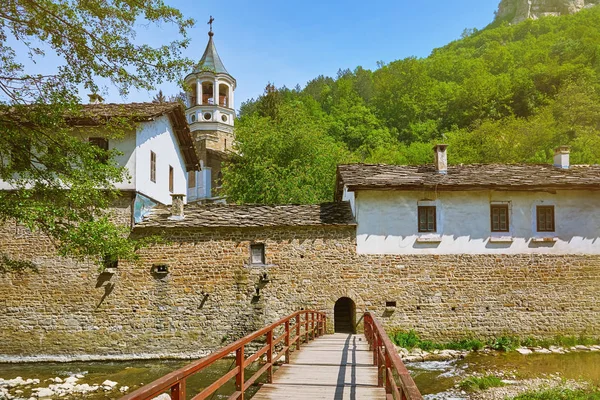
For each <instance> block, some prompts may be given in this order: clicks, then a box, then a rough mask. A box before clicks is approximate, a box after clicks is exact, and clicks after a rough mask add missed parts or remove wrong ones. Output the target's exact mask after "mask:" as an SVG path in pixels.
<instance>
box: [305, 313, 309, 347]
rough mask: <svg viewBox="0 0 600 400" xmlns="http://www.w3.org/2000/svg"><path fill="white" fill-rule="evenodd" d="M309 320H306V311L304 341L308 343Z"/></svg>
mask: <svg viewBox="0 0 600 400" xmlns="http://www.w3.org/2000/svg"><path fill="white" fill-rule="evenodd" d="M309 324H310V322H309V321H308V311H305V312H304V343H308V335H309V334H310V331H309V328H308V326H309Z"/></svg>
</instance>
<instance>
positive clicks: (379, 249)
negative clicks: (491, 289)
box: [338, 146, 600, 255]
mask: <svg viewBox="0 0 600 400" xmlns="http://www.w3.org/2000/svg"><path fill="white" fill-rule="evenodd" d="M445 152H446V148H445V146H443V148H442V147H440V146H437V147H436V155H437V156H438V157H436V165H435V166H424V167H412V166H383V165H360V164H358V165H348V166H340V167H339V169H338V198H341V199H343V200H348V201H350V203H351V205H352V209H353V213H354V216H355V218H356V221H357V224H358V226H357V238H356V241H357V252H358V253H359V254H382V255H385V254H390V255H424V254H528V253H536V254H594V255H597V254H600V229H599V227H600V213H598V212H597V210H598V205H599V204H600V166H569V163H568V151H567V150H566V149H565V148H559V149H557V152H556V157H555V165H554V166H551V165H468V166H456V167H449V168H448V167H447V166H446V162H445V160H446V155H445Z"/></svg>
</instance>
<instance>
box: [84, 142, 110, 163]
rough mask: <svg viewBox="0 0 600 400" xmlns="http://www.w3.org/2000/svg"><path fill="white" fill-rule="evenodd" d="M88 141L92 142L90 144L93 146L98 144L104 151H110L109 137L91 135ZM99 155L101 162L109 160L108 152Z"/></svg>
mask: <svg viewBox="0 0 600 400" xmlns="http://www.w3.org/2000/svg"><path fill="white" fill-rule="evenodd" d="M88 141H89V142H90V144H91V145H92V146H96V147H98V148H99V149H100V150H102V151H104V152H107V151H108V139H106V138H102V137H91V138H89V139H88ZM97 157H98V161H100V162H104V163H105V162H107V161H108V154H100V155H98V156H97Z"/></svg>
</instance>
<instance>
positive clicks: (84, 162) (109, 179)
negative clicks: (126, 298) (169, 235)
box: [0, 0, 193, 259]
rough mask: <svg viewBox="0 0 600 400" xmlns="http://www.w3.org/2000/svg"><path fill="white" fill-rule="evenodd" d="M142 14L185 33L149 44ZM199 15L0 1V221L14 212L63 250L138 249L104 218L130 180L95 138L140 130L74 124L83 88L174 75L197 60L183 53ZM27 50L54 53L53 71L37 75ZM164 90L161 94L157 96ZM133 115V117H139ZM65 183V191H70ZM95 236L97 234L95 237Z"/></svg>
mask: <svg viewBox="0 0 600 400" xmlns="http://www.w3.org/2000/svg"><path fill="white" fill-rule="evenodd" d="M140 22H144V23H146V24H149V25H152V24H164V26H167V25H173V26H174V27H175V29H176V30H177V31H178V32H179V34H180V38H179V39H178V40H175V41H173V42H172V43H165V44H163V45H160V46H157V47H152V46H150V45H147V44H138V43H137V42H136V40H135V31H136V29H139V27H140ZM192 25H193V21H192V20H190V19H186V18H184V17H183V15H182V14H181V13H180V12H179V11H178V10H176V9H174V8H172V7H168V6H165V5H164V4H163V2H162V1H160V0H149V1H144V2H128V3H127V4H126V6H124V5H123V3H122V2H118V1H114V0H108V1H101V2H98V1H91V2H89V1H87V2H70V1H56V0H40V1H30V2H22V1H9V2H7V3H6V4H3V7H2V8H1V9H0V54H2V56H1V57H0V116H1V117H0V132H2V135H0V180H2V181H4V183H6V184H8V185H10V186H12V188H13V190H10V191H8V190H3V191H0V223H5V222H7V221H9V220H10V221H16V222H17V223H19V224H21V225H24V226H26V227H27V228H29V229H30V230H31V231H41V232H43V233H45V234H46V235H47V236H48V237H49V238H51V239H52V240H53V241H54V242H55V244H56V245H57V246H58V248H59V250H60V252H61V254H65V255H70V256H75V257H77V258H86V257H90V256H92V257H94V258H97V259H101V258H107V257H108V258H114V257H124V258H131V257H133V254H134V252H135V249H136V247H137V246H138V245H139V243H135V242H132V241H130V240H128V238H127V236H128V235H127V232H126V229H124V228H123V229H121V228H117V227H115V226H114V225H113V224H111V223H110V222H109V220H108V219H106V218H105V209H106V208H107V207H108V206H109V205H111V204H112V202H113V201H115V200H116V199H117V198H118V196H119V193H118V191H117V190H116V189H115V183H117V182H122V181H127V180H128V176H127V174H126V171H125V169H124V168H121V167H119V165H118V164H117V163H116V161H115V156H117V155H118V153H117V152H116V151H114V150H111V151H105V150H102V149H100V148H99V147H95V146H92V145H90V143H88V141H87V137H88V136H90V134H96V135H97V136H102V137H105V138H107V139H118V138H120V137H122V136H123V135H124V134H125V133H126V132H130V131H132V130H135V129H136V125H135V123H133V122H132V121H130V120H123V119H120V118H114V119H111V120H108V121H102V122H103V125H102V126H101V127H99V128H86V129H85V131H83V130H81V131H78V130H75V129H73V126H72V125H73V124H72V123H71V122H72V121H73V120H77V119H78V118H80V117H85V115H83V109H82V107H81V106H80V104H79V103H80V99H79V98H78V97H77V94H78V92H79V90H80V88H84V89H85V90H88V91H91V92H93V93H97V92H98V91H99V90H100V89H101V88H100V87H98V85H97V84H96V82H97V81H98V80H99V78H101V79H102V80H103V81H104V82H110V83H111V84H113V85H114V86H116V87H117V88H118V89H119V92H120V93H121V94H123V95H125V94H127V93H128V92H129V90H130V89H131V88H135V89H143V90H151V89H153V88H154V85H155V84H158V83H161V82H163V81H165V80H171V81H172V80H176V79H178V78H180V77H181V76H182V74H183V73H185V72H187V71H188V70H189V68H190V67H191V66H192V63H191V61H190V60H187V59H184V58H181V49H182V48H184V47H186V46H187V44H188V38H187V33H186V31H187V29H188V28H190V27H191V26H192ZM17 42H21V43H22V44H24V45H25V46H26V47H28V49H29V55H30V58H31V59H32V61H33V62H40V61H43V57H44V55H45V54H47V53H54V54H56V55H57V56H58V57H57V59H58V60H59V63H60V65H59V66H58V68H57V69H56V72H55V73H53V74H51V75H44V76H41V75H34V74H31V72H30V71H28V69H27V67H26V66H25V65H22V64H20V63H19V62H17V53H16V51H15V49H13V48H12V47H11V44H12V43H17ZM159 97H160V99H162V98H163V97H164V96H162V97H161V96H159ZM133 117H135V116H133ZM65 189H68V190H65ZM96 241H97V242H96Z"/></svg>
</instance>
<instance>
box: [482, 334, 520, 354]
mask: <svg viewBox="0 0 600 400" xmlns="http://www.w3.org/2000/svg"><path fill="white" fill-rule="evenodd" d="M520 344H521V341H520V340H519V338H517V337H514V336H501V337H499V338H495V339H491V340H490V341H489V342H488V346H490V348H492V349H494V350H498V351H513V350H514V349H516V348H517V347H519V346H520Z"/></svg>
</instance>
